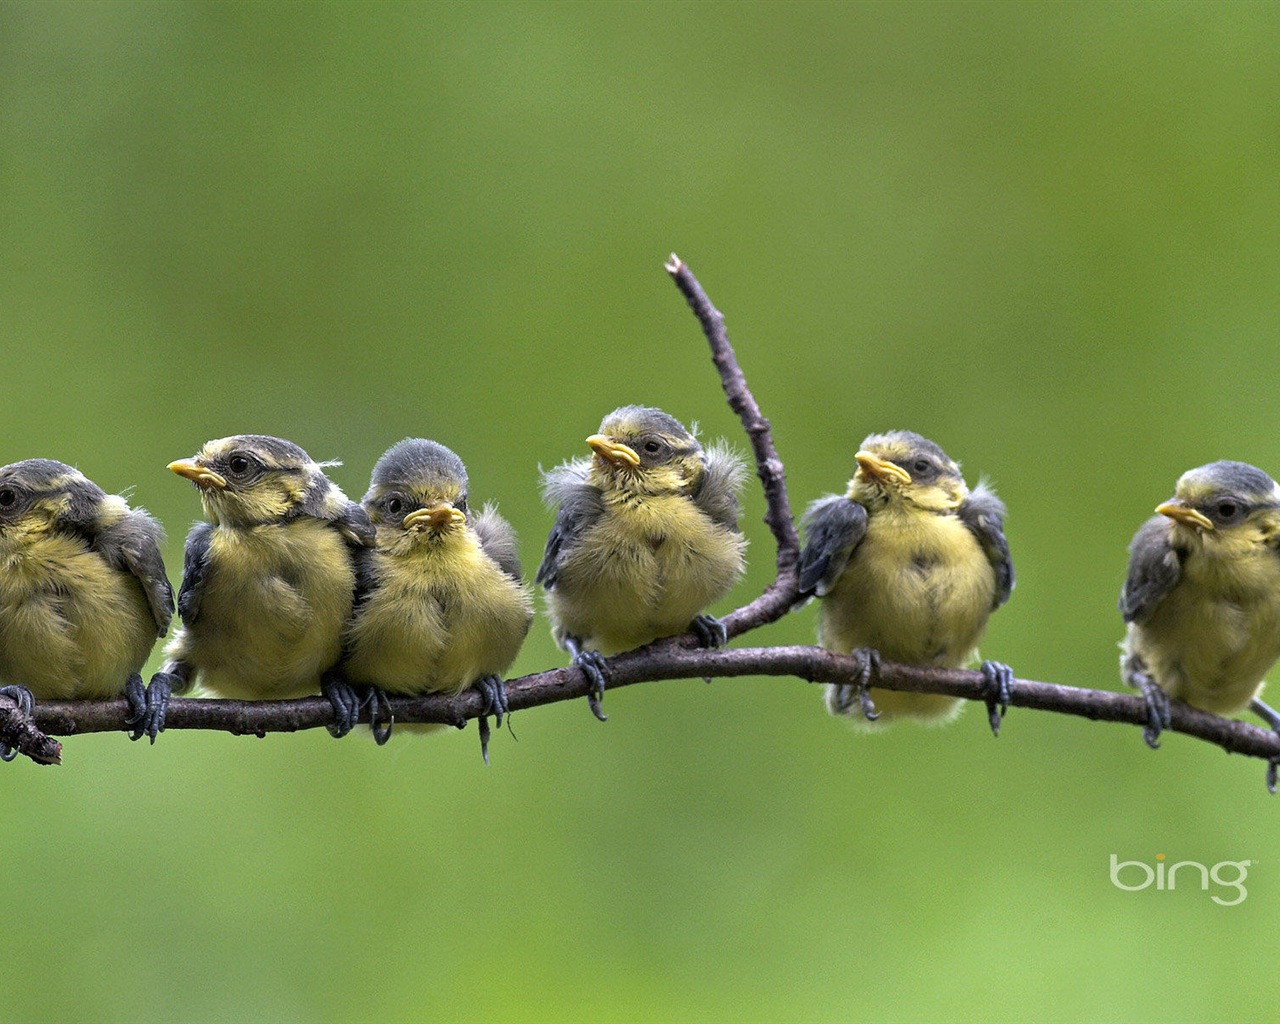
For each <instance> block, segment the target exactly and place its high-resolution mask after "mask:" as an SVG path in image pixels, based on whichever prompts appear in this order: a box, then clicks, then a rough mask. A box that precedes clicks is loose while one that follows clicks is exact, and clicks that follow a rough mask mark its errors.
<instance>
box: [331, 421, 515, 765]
mask: <svg viewBox="0 0 1280 1024" xmlns="http://www.w3.org/2000/svg"><path fill="white" fill-rule="evenodd" d="M468 500H469V494H468V482H467V470H466V467H465V466H464V465H463V463H462V460H461V459H460V458H458V456H457V455H455V454H454V453H453V452H452V451H450V450H449V449H448V448H446V447H445V446H444V445H442V444H437V443H436V442H435V441H428V440H425V439H423V438H406V439H405V440H403V441H400V442H399V443H398V444H395V445H393V446H392V447H391V448H390V449H388V450H387V452H386V453H385V454H384V455H383V456H382V458H380V459H379V460H378V463H377V465H376V466H374V469H373V478H372V480H371V481H370V484H369V490H368V493H366V494H365V496H364V499H363V501H362V504H363V506H364V508H365V510H366V511H367V512H368V514H369V518H370V520H371V521H372V523H373V526H374V530H375V532H376V538H377V540H376V544H375V546H374V547H372V548H367V549H364V550H363V551H361V552H360V553H359V555H358V557H357V562H358V578H359V582H358V585H357V596H356V608H355V613H354V615H353V616H352V619H351V622H350V623H349V625H348V627H347V642H346V652H347V653H346V657H345V659H344V661H343V666H342V667H343V673H344V675H345V676H346V678H347V679H348V680H349V681H350V682H351V683H354V684H358V685H363V686H365V687H368V688H369V692H370V696H371V698H372V704H373V710H372V713H371V715H370V717H371V719H372V721H373V729H374V737H375V739H377V740H378V741H379V742H380V743H381V742H386V740H387V739H388V738H389V737H390V734H391V729H390V724H388V725H387V726H386V727H385V728H384V727H382V726H381V725H380V723H379V721H378V718H379V710H378V709H379V707H380V706H383V705H385V696H384V695H385V694H386V693H395V694H423V693H450V694H458V693H461V692H462V691H463V690H464V689H466V688H468V687H475V689H476V690H478V691H479V692H480V694H481V698H482V701H483V705H482V706H483V713H482V714H481V717H480V748H481V753H482V755H483V756H484V759H485V761H486V763H487V762H488V759H489V755H488V741H489V725H488V718H487V716H488V715H489V714H494V715H496V717H497V723H498V725H499V727H501V725H502V717H503V715H504V713H505V712H506V711H507V697H506V688H505V687H504V685H503V682H502V674H503V673H505V672H506V671H507V669H509V668H510V667H511V663H512V662H513V661H515V658H516V654H517V653H518V652H519V650H520V645H521V644H522V643H523V642H524V638H525V635H526V634H527V633H528V632H529V626H530V624H531V623H532V621H533V600H532V598H531V596H530V594H529V590H528V588H527V587H526V586H525V584H524V582H523V581H522V579H521V575H520V560H519V557H518V555H517V546H516V535H515V531H514V530H512V528H511V526H510V525H509V524H508V523H507V521H506V520H505V519H503V518H502V517H501V516H500V515H499V514H498V511H497V509H496V508H495V507H493V506H492V505H485V506H484V508H482V509H481V510H480V512H479V513H476V512H474V511H473V510H472V509H471V508H470V507H469V505H468ZM415 728H418V729H423V728H439V727H438V726H437V727H415Z"/></svg>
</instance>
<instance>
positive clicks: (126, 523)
mask: <svg viewBox="0 0 1280 1024" xmlns="http://www.w3.org/2000/svg"><path fill="white" fill-rule="evenodd" d="M163 540H164V530H163V529H162V528H161V526H160V524H159V523H158V522H156V521H155V520H154V519H153V518H151V516H150V515H149V514H148V513H147V511H146V510H145V509H140V508H137V509H133V510H131V511H130V512H129V513H128V515H126V516H125V517H124V518H123V519H121V520H120V521H119V522H118V523H115V524H113V525H112V526H109V527H108V528H107V529H105V530H101V531H99V532H98V533H96V534H95V535H94V536H93V541H92V543H93V547H94V548H95V549H96V550H97V551H98V552H99V553H100V554H101V555H102V557H103V558H105V559H106V560H107V562H108V563H109V564H110V565H112V566H114V567H115V568H117V569H124V570H127V571H128V572H130V573H132V574H133V575H134V576H135V577H136V578H137V580H138V582H139V583H141V584H142V590H143V593H145V594H146V595H147V605H148V606H149V607H150V608H151V617H152V618H153V619H155V623H156V633H157V635H159V636H164V635H165V633H167V632H169V623H170V622H171V621H172V620H173V586H172V585H171V584H170V583H169V576H168V574H167V573H166V572H165V569H164V558H163V557H162V556H161V554H160V544H161V542H162V541H163Z"/></svg>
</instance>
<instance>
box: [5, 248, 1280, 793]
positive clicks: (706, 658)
mask: <svg viewBox="0 0 1280 1024" xmlns="http://www.w3.org/2000/svg"><path fill="white" fill-rule="evenodd" d="M666 270H667V272H668V273H669V274H670V275H671V278H672V280H673V281H674V283H675V284H676V287H677V288H679V290H680V292H681V293H682V294H683V295H684V296H685V298H686V299H687V300H688V302H689V305H690V308H691V309H692V311H693V313H694V315H695V316H696V317H697V319H698V322H699V324H700V325H701V327H702V330H703V333H704V335H705V336H706V339H707V341H708V342H709V344H710V347H711V356H712V360H713V362H714V363H715V366H716V369H717V371H718V372H719V375H720V380H721V383H722V385H723V388H724V392H725V395H726V397H727V399H728V402H729V405H730V407H731V408H732V409H733V411H734V412H735V413H737V415H738V416H739V418H740V420H741V422H742V426H743V429H744V431H745V433H746V435H747V438H748V440H749V442H750V447H751V451H752V455H753V457H754V461H755V466H756V471H757V473H758V475H759V477H760V481H761V484H762V487H763V491H764V497H765V502H766V513H765V523H766V524H767V525H768V527H769V529H770V532H771V533H772V535H773V538H774V541H775V545H776V571H775V574H774V579H773V581H772V582H771V583H770V584H769V585H768V586H767V587H766V588H765V589H764V591H763V592H762V593H761V594H760V595H758V596H757V597H756V598H755V599H754V600H752V601H750V602H748V603H746V604H744V605H742V606H741V607H738V608H736V609H735V610H734V611H732V612H730V613H729V614H728V615H726V616H724V618H723V619H722V620H721V622H722V624H723V629H724V635H725V636H726V638H728V639H732V638H734V637H738V636H741V635H743V634H745V633H748V632H750V631H751V630H754V629H757V628H759V627H760V626H763V625H765V624H767V623H769V622H773V621H775V620H777V619H779V618H781V617H782V616H783V615H785V614H786V613H787V612H788V611H789V610H790V609H791V608H792V607H794V606H796V605H797V604H798V603H799V602H800V601H801V600H802V599H803V595H802V592H801V586H800V580H799V576H798V565H799V563H800V556H801V550H800V544H799V539H798V536H797V532H796V528H795V525H794V520H793V517H792V513H791V507H790V500H789V498H788V494H787V487H786V478H785V473H784V468H783V463H782V459H781V457H780V456H779V454H778V451H777V449H776V448H775V446H774V443H773V437H772V432H771V430H770V426H769V421H768V420H767V419H765V417H764V415H763V414H762V412H761V410H760V407H759V405H758V404H757V402H756V400H755V397H754V395H753V394H752V392H751V390H750V388H749V387H748V385H747V381H746V377H745V376H744V374H743V372H742V369H741V367H740V365H739V363H738V360H737V358H736V356H735V354H734V351H733V348H732V346H731V345H730V343H729V339H728V336H727V333H726V331H725V325H724V318H723V316H722V315H721V314H720V312H719V311H718V310H716V308H715V307H714V306H713V305H712V304H711V302H710V300H709V299H708V298H707V295H706V293H705V292H704V291H703V289H702V287H701V285H700V284H699V283H698V281H697V279H696V278H695V277H694V275H693V273H692V272H691V271H690V270H689V268H688V266H687V265H686V264H685V263H683V262H682V261H681V260H679V259H677V258H676V257H675V256H672V257H671V259H670V261H669V262H668V263H667V264H666ZM606 664H607V681H608V688H609V689H617V688H619V687H622V686H632V685H636V684H639V683H647V682H655V681H659V680H667V679H701V678H706V677H719V678H730V677H740V676H778V677H794V678H797V679H800V680H805V681H808V682H820V683H824V684H831V685H833V686H836V687H842V688H846V689H845V690H844V692H849V693H856V692H857V691H858V689H859V687H861V686H862V685H863V683H864V682H865V660H864V659H861V658H859V657H857V656H853V655H849V654H839V653H835V652H833V651H829V650H826V649H824V648H822V647H818V646H787V647H739V648H733V649H723V648H716V647H707V646H705V645H704V643H703V639H702V638H700V637H698V636H695V635H694V634H692V633H686V634H683V635H681V636H676V637H668V638H666V639H661V640H657V641H655V642H653V643H650V644H648V645H646V646H644V647H641V648H639V649H637V650H633V651H628V652H627V653H624V654H618V655H615V656H613V657H610V658H608V659H607V661H606ZM1001 668H1003V666H1001ZM1011 676H1012V674H1011V673H1008V672H1004V671H1002V672H1000V675H999V679H998V683H999V687H998V691H997V689H996V687H994V686H993V679H992V673H991V671H989V670H988V671H985V672H984V671H968V670H964V669H951V668H947V669H942V668H921V667H915V666H911V665H906V664H900V663H896V662H893V661H889V660H884V661H882V662H881V663H880V664H879V667H878V671H877V673H876V676H875V684H874V685H875V687H876V688H877V689H878V690H880V691H895V692H898V693H903V694H934V695H939V696H942V697H948V698H953V699H957V700H970V701H978V702H981V703H983V704H986V705H987V706H988V708H989V710H990V714H991V717H992V724H993V727H994V725H995V724H996V722H997V721H998V719H997V717H996V716H997V715H998V713H999V711H1000V710H1001V709H1002V706H1003V705H1004V704H1005V703H1006V702H1007V705H1008V706H1009V707H1012V708H1019V709H1029V710H1038V711H1050V712H1056V713H1059V714H1068V715H1076V716H1079V717H1082V718H1088V719H1093V720H1095V721H1110V722H1124V723H1128V724H1131V725H1136V726H1139V727H1141V728H1149V727H1150V722H1151V714H1150V708H1149V704H1148V701H1147V700H1146V699H1145V698H1144V697H1142V696H1135V695H1129V694H1122V693H1116V692H1113V691H1110V690H1091V689H1084V688H1078V687H1070V686H1061V685H1057V684H1053V683H1043V682H1035V681H1031V680H1026V679H1017V678H1011ZM597 689H598V680H596V679H594V678H593V676H592V675H591V674H589V673H587V672H585V671H583V670H582V669H581V668H579V667H576V666H572V665H571V666H567V667H562V668H555V669H550V670H547V671H544V672H538V673H534V674H532V675H527V676H523V677H520V678H517V679H512V680H508V681H507V683H506V687H505V690H506V705H505V710H506V711H507V712H513V711H521V710H525V709H527V708H534V707H540V706H542V705H546V704H552V703H556V702H558V701H565V700H575V699H581V698H583V697H586V696H588V695H590V694H592V693H593V692H595V691H596V690H597ZM855 703H856V702H855ZM381 713H382V714H383V715H385V716H386V717H387V718H391V717H394V720H395V721H396V723H398V724H413V723H421V724H432V723H436V724H444V725H453V726H456V727H459V728H461V727H462V726H463V725H465V724H466V722H467V721H468V720H470V719H480V718H482V717H483V716H484V715H485V714H487V713H493V708H492V703H491V702H490V701H487V700H486V697H485V694H484V692H482V689H477V688H474V687H473V688H470V689H465V690H463V691H462V692H461V693H458V694H456V695H452V694H445V693H436V694H429V695H425V696H412V697H409V696H397V695H394V694H391V695H388V696H387V697H386V700H385V702H384V705H383V710H382V712H381ZM131 714H132V709H131V705H130V702H129V701H128V700H127V699H126V698H125V697H124V696H120V697H116V698H112V699H109V700H84V701H53V700H41V701H37V703H36V705H35V707H34V710H33V711H32V713H31V714H28V713H26V711H25V709H24V708H23V707H22V706H20V703H19V701H17V700H15V699H13V698H12V697H11V696H9V695H7V694H5V693H4V692H3V691H0V744H3V745H4V746H5V747H7V748H9V749H10V750H11V751H13V752H15V753H20V754H23V755H25V756H26V757H28V758H30V759H31V760H32V761H35V762H37V763H40V764H57V763H59V762H60V755H61V746H60V744H59V743H58V742H57V741H55V740H53V739H51V738H50V736H51V735H61V736H67V735H73V734H78V733H86V732H109V731H129V729H130V716H131ZM369 715H370V708H369V706H368V704H366V705H365V706H364V707H363V708H361V709H360V712H359V719H360V721H363V722H367V721H368V720H369ZM334 722H335V710H334V706H333V704H332V703H331V702H330V701H329V700H328V699H326V698H325V697H322V696H320V695H318V694H317V695H316V696H312V697H302V698H297V699H293V700H260V701H245V700H229V699H208V700H206V699H183V698H173V699H172V700H171V701H170V702H169V703H168V707H167V710H166V716H165V720H164V727H165V729H166V730H167V731H173V730H178V729H212V730H219V731H223V732H230V733H232V734H235V735H255V736H263V735H265V734H266V733H268V732H295V731H298V730H301V729H315V728H324V727H329V726H332V725H334ZM1162 725H1164V727H1165V729H1167V730H1168V731H1172V732H1179V733H1183V734H1185V735H1188V736H1193V737H1196V738H1198V739H1201V740H1204V741H1206V742H1208V743H1212V744H1215V745H1217V746H1219V747H1221V748H1223V749H1224V750H1226V751H1228V752H1229V753H1239V754H1245V755H1248V756H1251V757H1258V758H1262V759H1263V760H1265V761H1267V762H1268V766H1269V767H1268V770H1269V773H1270V774H1271V775H1272V777H1274V767H1273V765H1274V764H1275V763H1276V762H1277V761H1280V734H1277V733H1276V732H1273V731H1270V730H1268V729H1263V728H1258V727H1256V726H1253V725H1249V724H1246V723H1244V722H1241V721H1237V720H1234V719H1229V718H1225V717H1221V716H1219V715H1214V714H1210V713H1209V712H1206V711H1202V710H1199V709H1197V708H1194V707H1191V706H1189V705H1187V704H1184V703H1182V702H1181V701H1177V700H1174V701H1172V702H1171V703H1170V708H1169V715H1168V719H1167V722H1163V721H1162Z"/></svg>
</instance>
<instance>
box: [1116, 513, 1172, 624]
mask: <svg viewBox="0 0 1280 1024" xmlns="http://www.w3.org/2000/svg"><path fill="white" fill-rule="evenodd" d="M1181 578H1182V559H1181V558H1180V557H1179V555H1178V552H1177V550H1176V549H1175V548H1174V546H1173V544H1172V542H1171V541H1170V539H1169V520H1168V519H1166V518H1165V517H1164V516H1152V517H1151V518H1150V519H1148V520H1147V521H1146V522H1145V523H1143V524H1142V526H1141V527H1140V528H1139V529H1138V532H1137V533H1135V534H1134V535H1133V540H1132V541H1131V542H1130V544H1129V571H1128V574H1127V575H1126V576H1125V581H1124V588H1123V589H1122V590H1121V591H1120V614H1121V615H1123V616H1124V621H1125V622H1141V621H1142V620H1143V619H1145V618H1147V617H1148V616H1149V615H1150V614H1151V613H1152V612H1153V611H1155V608H1156V605H1158V604H1159V603H1160V602H1161V601H1162V600H1163V599H1164V596H1165V595H1166V594H1167V593H1169V591H1171V590H1172V589H1173V588H1174V587H1175V586H1177V585H1178V580H1180V579H1181Z"/></svg>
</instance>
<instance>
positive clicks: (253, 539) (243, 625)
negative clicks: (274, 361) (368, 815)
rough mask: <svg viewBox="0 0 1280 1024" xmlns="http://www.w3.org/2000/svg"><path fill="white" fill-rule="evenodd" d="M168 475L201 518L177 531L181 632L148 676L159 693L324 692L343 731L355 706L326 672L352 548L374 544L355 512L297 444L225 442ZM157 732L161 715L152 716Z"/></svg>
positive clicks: (350, 580)
mask: <svg viewBox="0 0 1280 1024" xmlns="http://www.w3.org/2000/svg"><path fill="white" fill-rule="evenodd" d="M169 468H170V469H171V470H173V472H175V473H177V474H178V475H179V476H181V477H184V478H186V479H187V480H190V481H191V482H192V483H193V484H194V485H195V486H196V488H197V489H198V490H199V492H200V501H201V504H202V505H203V506H204V512H205V515H206V516H207V517H208V520H209V521H208V522H204V523H197V524H196V525H195V526H194V527H193V528H192V530H191V532H190V533H189V534H188V536H187V544H186V553H185V558H184V564H183V572H182V586H181V587H180V588H179V591H178V613H179V615H181V616H182V623H183V624H182V628H181V629H180V630H178V632H177V634H176V635H175V636H174V638H173V639H172V640H171V641H170V642H169V645H168V647H167V648H166V650H165V655H166V658H167V660H166V662H165V664H164V666H163V667H162V668H161V671H160V672H158V673H157V674H156V676H155V677H154V678H153V679H152V681H151V687H150V691H151V694H150V699H151V701H152V703H153V704H156V705H159V706H160V707H162V708H163V706H164V705H165V704H167V702H168V696H169V693H170V692H171V691H172V692H175V693H182V692H184V691H186V690H187V689H188V688H190V687H191V686H192V684H193V683H195V682H196V681H197V680H198V681H199V683H200V685H201V687H202V688H203V690H204V691H205V692H206V693H208V694H210V695H212V696H215V697H231V698H238V699H241V700H254V699H266V698H276V699H279V698H287V697H302V696H305V695H307V694H312V693H321V692H323V693H324V694H325V695H326V696H327V697H328V698H329V699H330V701H331V702H332V703H333V704H334V711H335V716H336V718H337V722H336V723H335V725H334V726H332V727H331V729H330V731H331V732H333V733H334V735H342V734H343V733H345V732H346V731H348V730H350V728H351V727H352V725H354V722H355V718H356V716H358V715H359V703H358V701H357V699H356V696H355V694H354V692H353V691H352V689H351V688H350V687H349V686H348V685H347V684H346V683H345V682H344V681H343V680H342V679H341V677H340V676H339V675H337V673H336V669H337V667H338V664H339V662H340V661H341V659H342V638H343V630H344V629H345V627H346V624H347V620H348V619H349V618H350V617H351V609H352V604H353V599H354V594H355V582H356V575H355V559H354V555H353V549H356V548H360V547H363V546H367V545H371V544H372V543H373V542H374V533H373V526H372V525H371V524H370V522H369V517H368V515H367V514H366V513H365V511H364V509H363V508H361V507H360V506H359V505H357V504H356V503H355V502H352V501H349V500H348V499H347V496H346V495H345V494H343V493H342V491H341V490H339V489H338V487H337V486H336V485H334V483H333V482H332V481H331V480H329V478H328V477H327V476H325V473H324V469H323V467H322V466H321V465H320V464H319V463H316V462H314V461H313V460H312V459H311V457H310V456H309V455H307V453H306V452H305V451H303V450H302V449H301V448H299V447H298V446H297V445H296V444H293V443H292V442H290V441H284V440H281V439H280V438H278V437H269V436H265V435H262V434H241V435H237V436H235V437H224V438H220V439H218V440H216V441H210V442H209V443H208V444H206V445H205V446H204V447H203V448H202V449H201V450H200V452H199V454H197V455H196V456H195V457H194V458H192V459H183V460H180V461H178V462H173V463H171V464H170V465H169ZM160 724H161V727H163V713H161V715H160Z"/></svg>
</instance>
